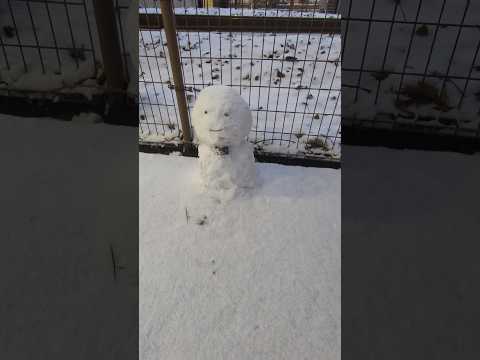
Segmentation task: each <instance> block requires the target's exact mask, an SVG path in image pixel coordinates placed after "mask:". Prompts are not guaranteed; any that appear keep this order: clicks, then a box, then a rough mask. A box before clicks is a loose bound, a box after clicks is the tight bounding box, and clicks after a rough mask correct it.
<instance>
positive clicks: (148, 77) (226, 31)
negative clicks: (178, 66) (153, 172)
mask: <svg viewBox="0 0 480 360" xmlns="http://www.w3.org/2000/svg"><path fill="white" fill-rule="evenodd" d="M263 3H265V2H263ZM282 4H283V5H288V6H283V7H282V6H280V5H282ZM200 5H202V6H206V5H213V6H209V7H201V6H200ZM307 5H308V6H307ZM335 5H336V4H335ZM174 6H175V9H174V12H175V17H176V22H177V30H178V31H177V41H178V44H179V49H180V59H181V62H182V72H183V78H184V84H183V87H184V89H185V93H186V98H187V103H188V110H189V112H190V111H191V109H192V107H193V105H194V103H195V100H196V97H197V95H198V93H199V92H200V91H201V90H202V89H203V88H205V87H207V86H209V85H216V84H223V85H227V86H231V87H234V88H235V89H237V90H238V92H239V93H240V94H241V95H242V96H243V98H244V99H245V100H246V101H247V102H248V104H249V106H250V109H251V110H252V114H253V127H252V129H251V132H250V136H249V139H250V141H252V142H253V143H255V144H256V147H257V151H265V152H276V153H288V154H292V155H294V154H295V155H298V154H308V155H315V154H318V155H322V156H323V155H327V156H339V154H340V137H341V135H340V116H341V111H340V109H341V96H340V90H341V89H340V77H341V66H340V52H341V42H340V35H339V32H340V27H339V26H338V27H337V28H335V22H337V21H338V16H337V15H336V14H335V13H334V12H333V11H334V8H332V2H331V1H320V0H317V1H309V2H298V1H296V2H285V1H283V2H281V1H277V2H271V3H269V4H261V2H256V1H230V2H218V3H217V2H211V3H210V4H206V2H203V3H201V2H200V3H199V2H198V1H188V0H184V1H175V2H174ZM220 6H221V7H220ZM328 20H333V21H334V22H332V21H328ZM140 27H141V29H140V65H139V66H140V69H139V71H140V83H139V96H140V97H139V108H140V137H141V140H142V141H159V142H168V141H179V140H180V139H181V136H182V132H181V127H180V123H179V116H178V112H177V103H176V98H175V96H174V95H175V94H174V91H173V86H172V83H173V81H172V74H171V70H172V69H171V64H170V59H169V53H168V51H169V50H168V46H167V45H168V44H167V42H166V39H165V34H164V31H163V30H162V24H161V10H160V7H159V4H158V1H143V0H141V1H140Z"/></svg>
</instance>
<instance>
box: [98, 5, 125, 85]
mask: <svg viewBox="0 0 480 360" xmlns="http://www.w3.org/2000/svg"><path fill="white" fill-rule="evenodd" d="M93 5H94V10H95V21H96V24H97V30H98V37H99V39H100V48H101V52H102V60H103V69H104V72H105V77H106V81H107V86H108V88H109V90H110V91H112V92H118V91H121V90H125V89H126V86H127V81H126V79H125V72H124V69H123V62H122V51H121V50H120V40H119V36H118V29H117V23H116V20H115V19H116V17H115V8H114V6H113V0H94V1H93Z"/></svg>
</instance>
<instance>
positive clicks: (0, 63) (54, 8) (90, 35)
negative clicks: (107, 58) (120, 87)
mask: <svg viewBox="0 0 480 360" xmlns="http://www.w3.org/2000/svg"><path fill="white" fill-rule="evenodd" d="M130 2H131V1H130V0H115V1H114V5H115V8H116V16H117V19H116V20H117V26H118V28H119V29H120V31H119V34H120V40H121V48H122V54H123V57H124V63H125V67H124V68H125V69H124V70H125V71H126V72H128V68H129V66H128V65H127V62H128V56H129V55H128V53H129V52H128V47H127V46H126V43H125V39H124V35H125V33H126V29H125V28H126V24H125V19H126V10H127V9H128V7H129V5H130ZM0 20H1V21H0V24H1V27H2V28H1V29H0V91H1V93H2V94H6V95H10V94H12V93H15V94H19V93H20V94H22V93H27V94H28V93H40V94H47V95H48V94H51V95H53V94H59V93H80V94H84V95H87V96H89V95H92V94H95V93H99V92H102V91H103V85H104V82H105V79H104V75H103V71H102V68H103V64H102V53H101V48H100V45H99V41H98V31H97V27H96V19H95V11H94V6H93V0H68V1H67V0H63V1H62V0H5V1H2V2H1V3H0ZM125 75H127V76H128V74H125ZM135 75H136V74H135ZM30 95H31V94H30ZM30 95H29V96H30Z"/></svg>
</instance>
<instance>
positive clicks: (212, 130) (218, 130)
mask: <svg viewBox="0 0 480 360" xmlns="http://www.w3.org/2000/svg"><path fill="white" fill-rule="evenodd" d="M223 130H224V129H223V128H222V129H210V131H211V132H220V131H223Z"/></svg>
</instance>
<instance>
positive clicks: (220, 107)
mask: <svg viewBox="0 0 480 360" xmlns="http://www.w3.org/2000/svg"><path fill="white" fill-rule="evenodd" d="M192 125H193V128H194V130H195V136H196V139H197V141H198V144H199V145H198V157H199V163H200V178H201V183H202V185H203V186H204V188H206V189H209V190H214V191H227V192H230V193H232V194H233V193H236V192H237V191H238V190H242V189H247V188H252V187H254V186H255V178H256V177H255V159H254V157H253V146H252V145H251V144H250V143H249V142H248V141H247V136H248V133H249V131H250V128H251V126H252V115H251V112H250V109H249V108H248V104H247V103H246V102H245V101H244V100H243V98H242V97H241V96H240V95H239V94H238V93H237V92H236V91H235V90H233V89H232V88H230V87H227V86H218V85H215V86H210V87H207V88H205V89H204V90H202V91H201V92H200V94H199V95H198V98H197V101H196V103H195V106H194V108H193V111H192Z"/></svg>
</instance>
